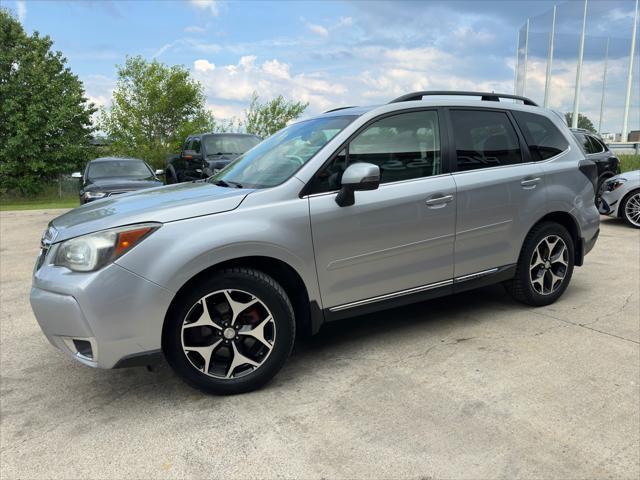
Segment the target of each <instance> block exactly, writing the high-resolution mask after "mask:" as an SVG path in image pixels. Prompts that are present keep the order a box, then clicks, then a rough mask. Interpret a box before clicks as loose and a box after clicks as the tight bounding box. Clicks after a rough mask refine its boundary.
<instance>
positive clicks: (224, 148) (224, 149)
mask: <svg viewBox="0 0 640 480" xmlns="http://www.w3.org/2000/svg"><path fill="white" fill-rule="evenodd" d="M337 132H338V131H336V133H337ZM203 141H204V146H205V150H206V151H207V155H219V154H222V153H226V154H235V155H240V154H241V153H245V152H247V151H249V150H251V149H252V148H253V147H255V146H256V145H257V144H258V143H260V139H259V138H257V137H253V136H250V135H247V136H240V135H211V136H207V137H204V140H203Z"/></svg>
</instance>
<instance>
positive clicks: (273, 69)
mask: <svg viewBox="0 0 640 480" xmlns="http://www.w3.org/2000/svg"><path fill="white" fill-rule="evenodd" d="M262 70H263V71H264V72H265V73H266V74H267V75H272V76H274V77H277V78H282V79H288V78H290V76H289V65H287V64H286V63H282V62H279V61H278V60H275V59H274V60H269V61H267V62H264V63H263V64H262Z"/></svg>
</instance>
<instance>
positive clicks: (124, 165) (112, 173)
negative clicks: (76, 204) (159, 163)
mask: <svg viewBox="0 0 640 480" xmlns="http://www.w3.org/2000/svg"><path fill="white" fill-rule="evenodd" d="M87 176H88V177H89V178H90V179H91V180H96V179H99V178H108V177H131V178H147V177H151V176H152V173H151V170H149V168H148V167H147V165H146V164H145V163H144V162H143V161H141V160H107V161H100V162H92V163H90V164H89V171H88V172H87Z"/></svg>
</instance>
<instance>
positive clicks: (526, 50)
mask: <svg viewBox="0 0 640 480" xmlns="http://www.w3.org/2000/svg"><path fill="white" fill-rule="evenodd" d="M528 61H529V19H528V18H527V27H526V30H525V32H524V72H523V75H522V95H523V96H524V95H526V94H527V62H528Z"/></svg>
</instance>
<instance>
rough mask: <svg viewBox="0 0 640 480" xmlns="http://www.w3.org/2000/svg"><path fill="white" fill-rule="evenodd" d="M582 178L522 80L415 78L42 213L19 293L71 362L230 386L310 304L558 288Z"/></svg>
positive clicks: (267, 355) (350, 309) (370, 304)
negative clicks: (24, 291) (422, 83)
mask: <svg viewBox="0 0 640 480" xmlns="http://www.w3.org/2000/svg"><path fill="white" fill-rule="evenodd" d="M443 95H446V97H444V96H443ZM472 96H475V97H477V98H476V99H473V98H469V97H472ZM596 182H597V176H596V167H595V165H594V164H593V163H592V162H591V161H589V160H585V157H584V153H583V152H582V150H581V149H580V147H579V145H578V144H577V143H576V140H575V138H574V137H573V135H572V134H571V132H570V131H569V129H568V128H567V127H566V125H565V124H564V122H563V121H562V119H561V118H559V117H558V116H557V115H556V114H554V113H553V112H551V111H549V110H545V109H541V108H538V107H537V106H536V105H535V104H534V103H533V102H532V101H531V100H529V99H527V98H523V97H516V96H512V95H499V94H494V93H477V92H416V93H411V94H408V95H405V96H403V97H400V98H398V99H396V100H394V101H392V102H390V103H388V104H386V105H382V106H377V107H368V108H359V107H349V108H342V109H337V110H333V111H329V112H326V113H324V114H323V115H320V116H317V117H315V118H311V119H308V120H305V121H301V122H298V123H295V124H293V125H290V126H288V127H286V128H284V129H283V130H281V131H280V132H278V133H276V134H275V135H273V136H271V137H270V138H268V139H267V140H265V141H263V142H262V143H260V144H259V145H257V146H256V147H254V148H253V149H251V150H250V151H248V152H247V153H245V154H244V155H242V156H241V157H239V158H238V159H237V160H235V161H234V162H233V163H231V164H230V165H229V166H228V167H226V168H225V169H224V170H222V171H221V172H219V173H218V174H216V175H214V176H213V177H211V178H209V179H208V180H206V181H199V182H193V183H186V184H179V185H171V186H168V187H159V188H153V189H149V190H144V191H141V192H135V193H131V194H127V195H123V196H120V197H116V198H107V199H104V200H99V201H96V202H93V203H91V204H88V205H85V206H82V207H80V208H78V209H75V210H72V211H70V212H69V213H66V214H64V215H62V216H60V217H58V218H56V219H55V220H53V221H52V222H51V224H50V226H49V228H48V229H47V231H46V232H45V234H44V236H43V238H42V252H41V254H40V256H39V258H38V260H37V264H36V267H35V270H34V276H33V289H32V291H31V304H32V307H33V310H34V312H35V315H36V317H37V319H38V322H39V323H40V326H41V328H42V330H43V331H44V333H45V334H46V336H47V337H48V338H49V340H50V341H51V343H53V345H55V346H56V347H58V348H60V349H61V350H63V351H65V352H67V353H68V354H70V355H72V356H73V357H74V358H76V359H77V360H78V361H80V362H82V363H84V364H86V365H89V366H92V367H101V368H116V367H123V366H132V365H148V364H150V363H152V362H153V361H154V360H156V359H157V357H158V356H161V355H163V356H164V357H165V358H166V359H167V361H168V362H169V363H170V364H171V366H172V367H173V368H174V369H175V371H176V372H177V373H178V375H180V376H181V377H182V378H183V379H184V380H185V381H186V382H188V383H189V384H191V385H193V386H195V387H197V388H200V389H202V390H203V391H206V392H209V393H216V394H230V393H239V392H245V391H248V390H252V389H255V388H257V387H259V386H261V385H262V384H264V383H265V382H267V381H268V380H269V379H271V378H272V377H273V376H274V375H275V374H276V373H277V372H278V370H280V368H281V367H282V366H283V364H284V363H285V361H286V359H287V357H288V356H289V354H290V352H291V349H292V346H293V343H294V340H295V338H296V335H300V334H301V333H303V332H306V333H311V334H313V333H316V332H317V331H318V330H319V329H320V327H321V326H322V324H323V323H325V322H331V321H334V320H338V319H341V318H344V317H348V316H353V315H358V314H362V313H366V312H371V311H375V310H380V309H385V308H389V307H394V306H397V305H403V304H407V303H411V302H417V301H423V300H428V299H430V298H434V297H438V296H442V295H448V294H451V293H457V292H462V291H465V290H468V289H472V288H476V287H479V286H483V285H487V284H492V283H496V282H502V283H503V284H504V285H505V287H506V290H507V291H508V292H509V293H510V294H511V295H512V296H513V297H514V298H516V299H517V300H519V301H521V302H523V303H525V304H528V305H534V306H538V305H547V304H550V303H552V302H554V301H555V300H557V299H558V298H559V297H560V296H561V295H562V293H563V292H564V291H565V290H566V288H567V287H568V285H569V281H570V279H571V275H572V273H573V268H574V266H575V265H582V262H583V259H584V256H585V254H586V253H588V252H589V250H591V248H592V247H593V245H594V243H595V242H596V239H597V236H598V232H599V216H598V211H597V210H596V207H595V205H594V185H595V184H596Z"/></svg>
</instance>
